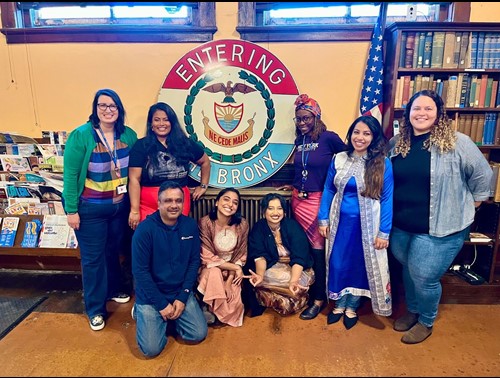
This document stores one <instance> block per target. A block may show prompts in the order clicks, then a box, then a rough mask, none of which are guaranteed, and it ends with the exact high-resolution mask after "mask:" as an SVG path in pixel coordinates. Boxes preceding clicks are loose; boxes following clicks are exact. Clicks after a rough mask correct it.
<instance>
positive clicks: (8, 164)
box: [0, 155, 31, 172]
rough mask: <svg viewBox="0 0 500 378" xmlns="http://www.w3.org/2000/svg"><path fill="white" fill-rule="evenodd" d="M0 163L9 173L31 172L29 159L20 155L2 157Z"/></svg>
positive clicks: (0, 156)
mask: <svg viewBox="0 0 500 378" xmlns="http://www.w3.org/2000/svg"><path fill="white" fill-rule="evenodd" d="M0 163H1V164H2V169H3V170H4V171H7V172H26V171H30V170H31V167H30V164H29V163H28V159H26V158H25V157H23V156H19V155H0Z"/></svg>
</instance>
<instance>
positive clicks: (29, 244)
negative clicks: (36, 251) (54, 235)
mask: <svg viewBox="0 0 500 378" xmlns="http://www.w3.org/2000/svg"><path fill="white" fill-rule="evenodd" d="M41 229H42V221H41V220H40V219H33V220H31V221H27V222H26V224H25V225H24V234H23V240H22V242H21V247H23V248H36V247H37V245H38V237H39V235H40V230H41Z"/></svg>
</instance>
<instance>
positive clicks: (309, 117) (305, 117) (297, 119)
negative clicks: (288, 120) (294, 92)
mask: <svg viewBox="0 0 500 378" xmlns="http://www.w3.org/2000/svg"><path fill="white" fill-rule="evenodd" d="M313 118H314V117H313V116H304V117H302V118H301V117H295V118H294V119H293V121H294V122H295V123H296V124H297V125H298V124H299V123H301V122H304V123H309V122H311V121H312V119H313Z"/></svg>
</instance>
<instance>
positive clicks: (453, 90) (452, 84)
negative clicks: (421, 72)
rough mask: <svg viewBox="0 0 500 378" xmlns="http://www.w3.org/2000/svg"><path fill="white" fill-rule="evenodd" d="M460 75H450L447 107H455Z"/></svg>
mask: <svg viewBox="0 0 500 378" xmlns="http://www.w3.org/2000/svg"><path fill="white" fill-rule="evenodd" d="M457 85H458V77H457V75H450V77H449V78H448V92H447V95H446V100H445V106H446V107H447V108H454V107H455V97H456V95H457Z"/></svg>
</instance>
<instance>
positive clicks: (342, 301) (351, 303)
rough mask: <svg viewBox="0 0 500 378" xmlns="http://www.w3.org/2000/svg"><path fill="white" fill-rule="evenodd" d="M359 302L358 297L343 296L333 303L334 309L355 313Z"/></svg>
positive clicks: (359, 298)
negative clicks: (346, 309)
mask: <svg viewBox="0 0 500 378" xmlns="http://www.w3.org/2000/svg"><path fill="white" fill-rule="evenodd" d="M360 302H361V296H360V295H352V294H344V295H343V296H341V297H340V298H339V299H337V300H336V301H335V308H343V309H345V308H348V309H351V310H354V311H356V310H357V309H358V307H359V304H360Z"/></svg>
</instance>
